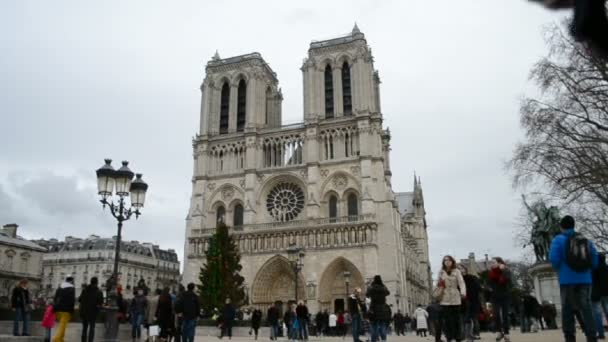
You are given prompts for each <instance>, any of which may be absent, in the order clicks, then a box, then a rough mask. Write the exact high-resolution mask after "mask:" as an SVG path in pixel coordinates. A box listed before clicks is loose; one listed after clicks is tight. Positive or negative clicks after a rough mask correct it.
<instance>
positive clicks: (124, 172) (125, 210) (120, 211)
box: [97, 159, 148, 341]
mask: <svg viewBox="0 0 608 342" xmlns="http://www.w3.org/2000/svg"><path fill="white" fill-rule="evenodd" d="M128 165H129V162H127V161H123V162H122V167H121V168H120V169H118V170H114V168H113V167H112V160H111V159H105V164H104V165H103V166H102V167H101V168H99V169H98V170H97V190H98V194H99V196H101V200H100V202H101V203H102V205H103V206H102V207H103V208H104V209H105V207H106V206H108V207H109V208H110V213H111V214H112V216H114V218H115V219H116V220H117V221H118V235H117V236H116V252H115V256H114V271H113V272H112V276H111V277H110V278H109V279H108V281H107V282H106V291H107V294H108V295H107V298H106V308H107V312H106V332H105V339H104V341H118V309H119V307H118V292H117V287H118V261H119V260H120V243H121V233H122V223H123V222H124V221H127V220H129V219H130V218H131V216H132V215H133V214H135V218H136V219H137V218H139V215H141V213H140V211H139V210H140V209H141V208H143V207H144V202H145V200H146V191H147V190H148V184H146V183H145V182H144V181H143V179H141V176H142V175H141V174H140V173H138V174H137V175H135V174H134V173H133V171H131V170H130V169H129V167H128ZM133 176H135V177H136V178H135V180H134V179H133ZM113 196H116V197H117V198H116V203H115V202H114V199H113ZM127 197H130V198H131V200H130V202H131V206H130V207H127V203H126V201H125V200H126V199H127Z"/></svg>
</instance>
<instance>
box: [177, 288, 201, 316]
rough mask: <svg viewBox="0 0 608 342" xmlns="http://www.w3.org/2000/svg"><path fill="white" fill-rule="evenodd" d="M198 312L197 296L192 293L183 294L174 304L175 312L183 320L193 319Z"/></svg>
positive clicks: (199, 309)
mask: <svg viewBox="0 0 608 342" xmlns="http://www.w3.org/2000/svg"><path fill="white" fill-rule="evenodd" d="M200 311H201V307H200V304H199V302H198V296H197V295H196V293H194V292H193V291H186V292H184V293H183V294H182V295H181V296H180V298H179V299H178V300H177V303H176V304H175V312H177V313H181V314H182V316H183V318H184V319H188V320H190V319H195V318H197V317H198V316H199V315H200Z"/></svg>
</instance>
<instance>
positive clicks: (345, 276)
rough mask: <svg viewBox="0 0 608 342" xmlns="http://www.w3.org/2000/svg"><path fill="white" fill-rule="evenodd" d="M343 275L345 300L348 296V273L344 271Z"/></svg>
mask: <svg viewBox="0 0 608 342" xmlns="http://www.w3.org/2000/svg"><path fill="white" fill-rule="evenodd" d="M343 275H344V284H345V285H346V298H347V299H348V295H349V294H350V293H349V292H348V285H350V272H349V271H344V273H343Z"/></svg>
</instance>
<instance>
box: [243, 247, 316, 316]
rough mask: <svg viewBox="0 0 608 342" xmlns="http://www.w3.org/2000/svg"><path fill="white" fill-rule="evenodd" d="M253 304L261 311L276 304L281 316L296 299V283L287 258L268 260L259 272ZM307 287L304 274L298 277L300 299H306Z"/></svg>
mask: <svg viewBox="0 0 608 342" xmlns="http://www.w3.org/2000/svg"><path fill="white" fill-rule="evenodd" d="M251 290H252V291H251V292H252V297H251V302H252V304H253V305H254V306H256V307H258V308H260V310H263V312H264V310H267V309H268V308H269V307H270V306H271V305H273V304H276V305H277V306H278V308H279V311H280V313H281V315H283V314H284V313H285V310H287V309H288V305H289V304H291V303H293V301H294V299H295V282H294V274H293V269H292V268H291V265H290V264H289V261H288V260H287V258H285V257H283V256H280V255H277V256H274V257H272V258H270V260H268V261H267V262H266V263H265V264H264V265H263V266H262V267H261V268H260V270H259V271H258V273H257V275H256V276H255V279H254V281H253V286H252V289H251ZM305 294H306V286H305V282H304V277H303V276H302V273H300V274H299V277H298V298H299V299H304V298H305V297H304V296H305Z"/></svg>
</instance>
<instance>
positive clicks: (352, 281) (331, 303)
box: [319, 257, 365, 312]
mask: <svg viewBox="0 0 608 342" xmlns="http://www.w3.org/2000/svg"><path fill="white" fill-rule="evenodd" d="M357 287H359V288H361V289H362V290H363V293H364V294H365V280H364V278H363V275H361V272H360V271H359V269H358V268H357V267H356V266H355V265H354V264H353V263H352V262H350V261H349V260H347V259H346V258H343V257H339V258H337V259H335V260H334V261H332V262H331V263H330V264H329V265H328V266H327V268H326V269H325V271H324V272H323V275H322V276H321V281H320V283H319V304H320V309H321V310H328V311H329V312H339V311H344V310H345V309H346V300H347V298H348V296H349V295H350V294H349V293H348V292H352V290H353V289H355V288H357Z"/></svg>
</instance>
